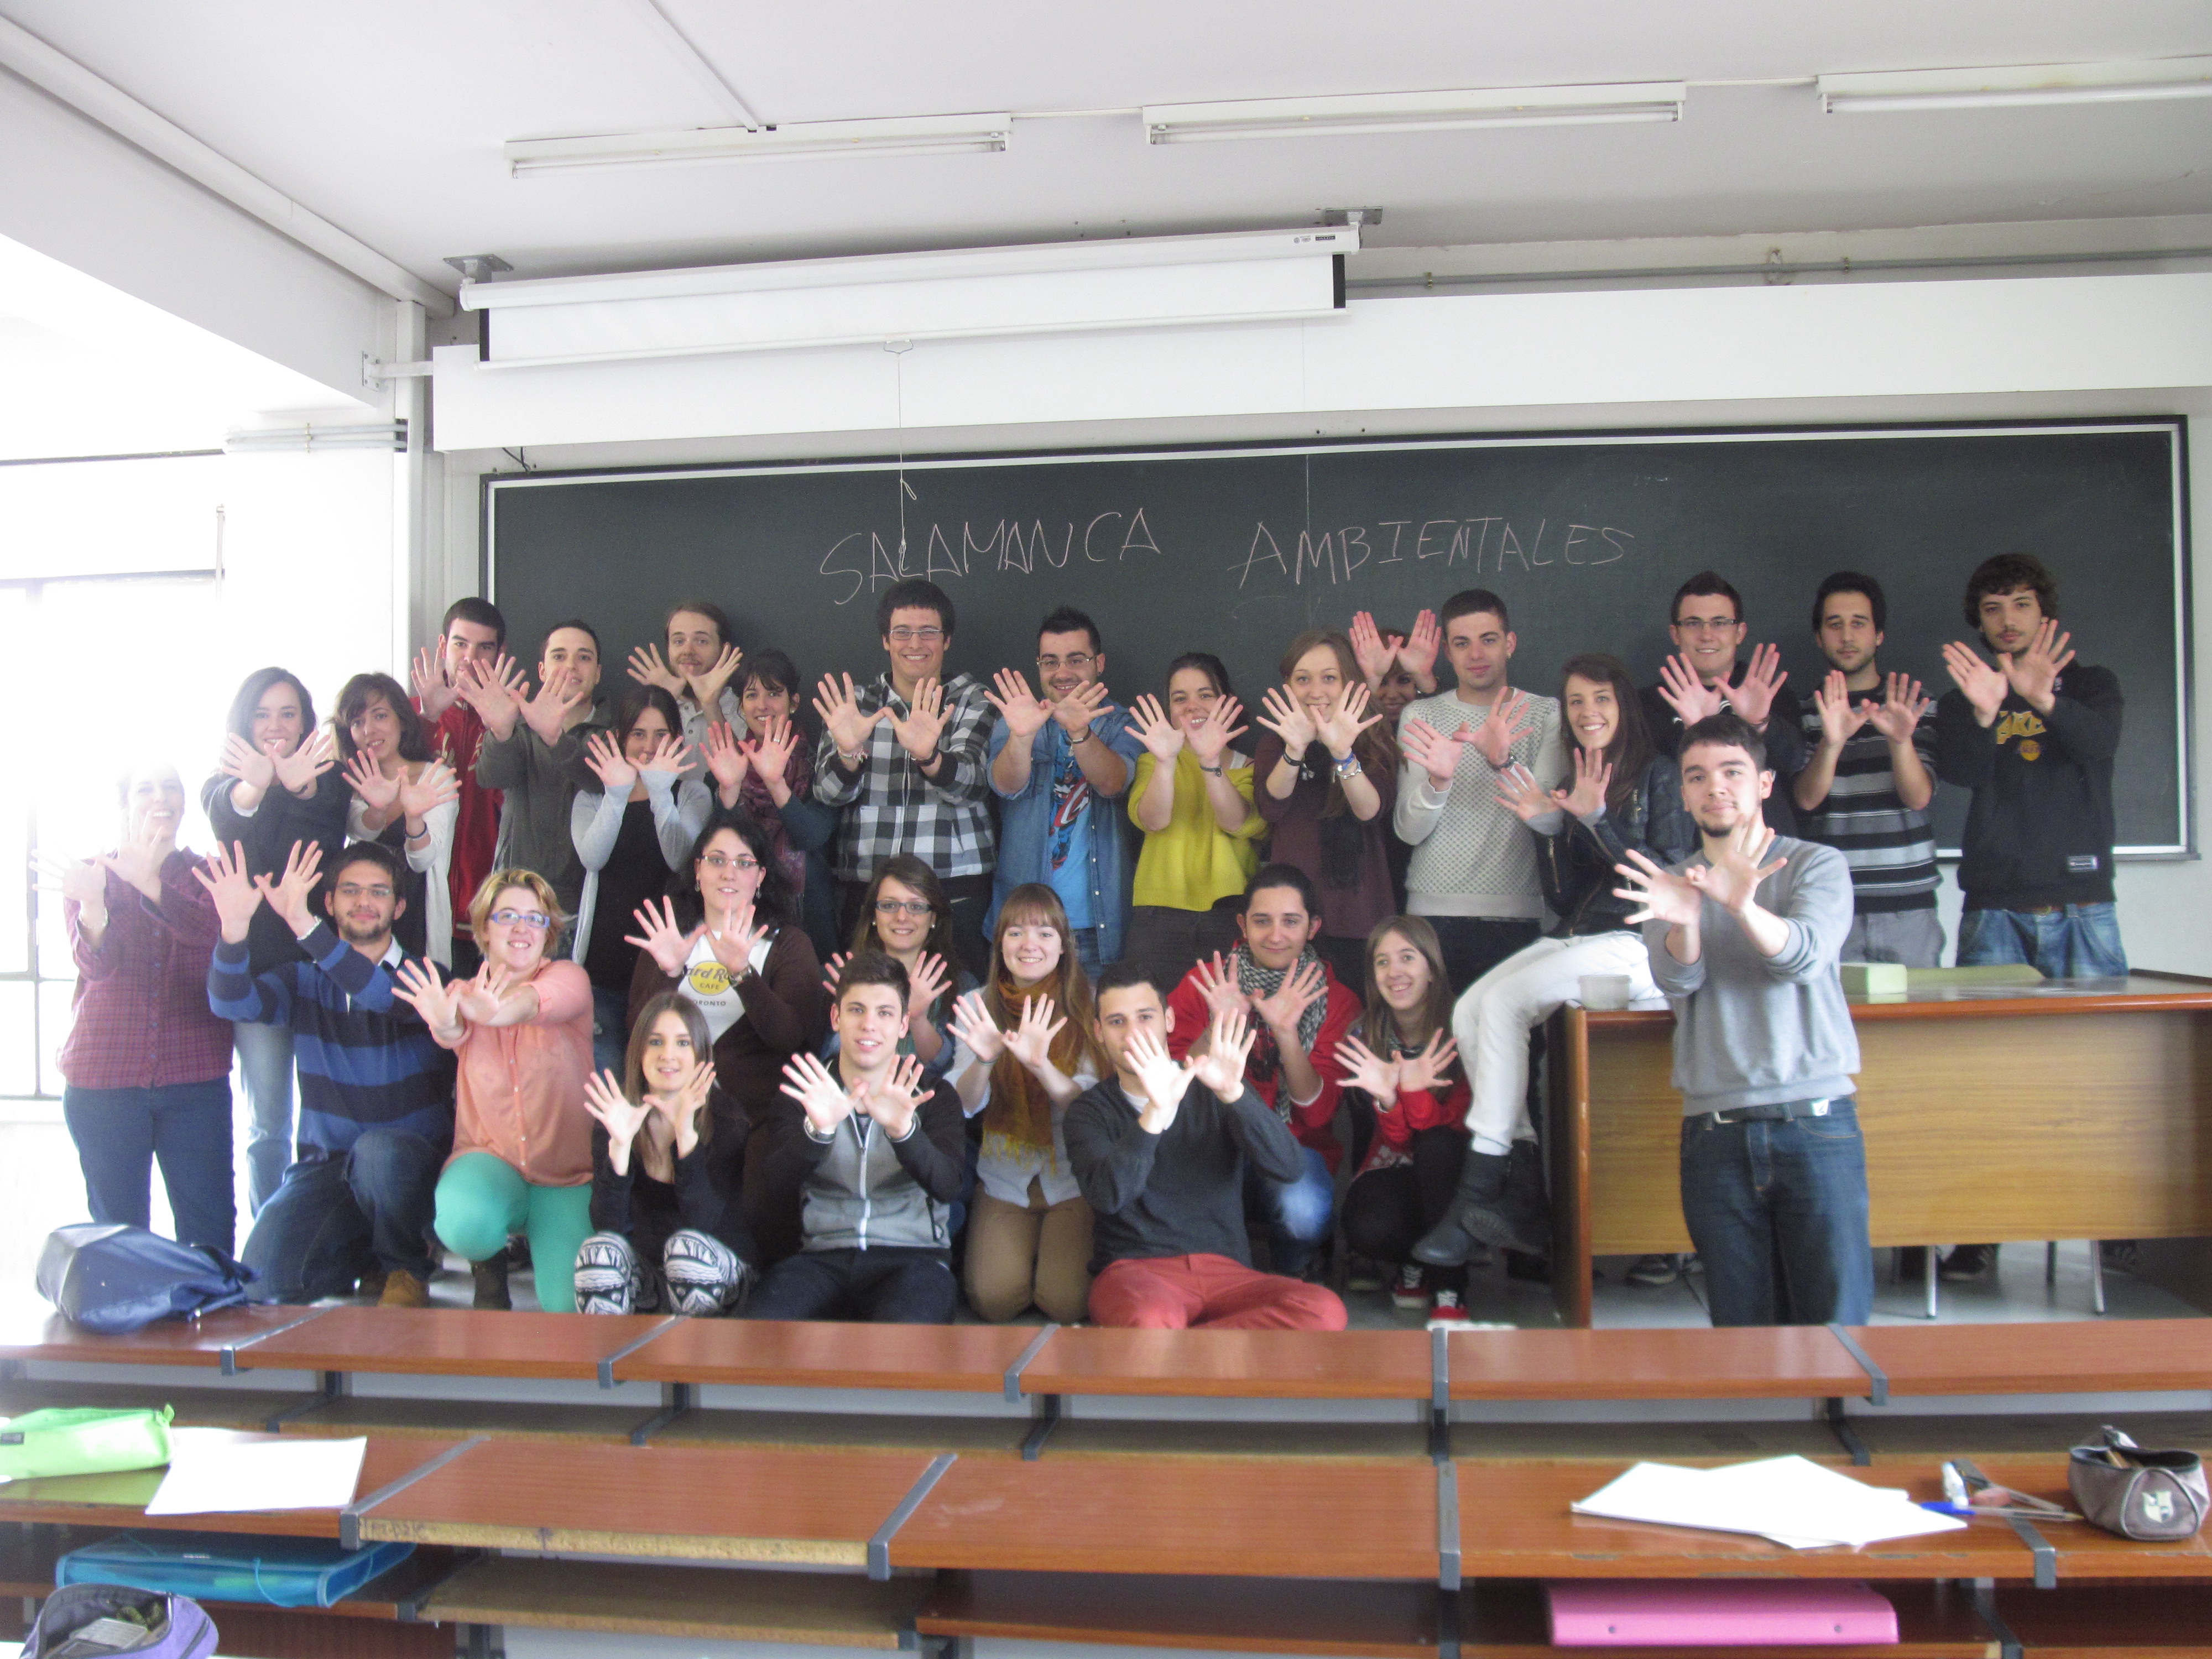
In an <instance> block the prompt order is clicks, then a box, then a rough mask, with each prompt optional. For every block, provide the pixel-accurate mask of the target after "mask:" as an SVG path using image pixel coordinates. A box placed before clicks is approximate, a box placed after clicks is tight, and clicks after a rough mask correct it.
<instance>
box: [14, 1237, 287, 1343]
mask: <svg viewBox="0 0 2212 1659" xmlns="http://www.w3.org/2000/svg"><path fill="white" fill-rule="evenodd" d="M252 1279H253V1270H252V1268H251V1267H246V1266H245V1265H244V1264H242V1263H240V1262H238V1261H233V1260H232V1259H231V1258H230V1257H229V1256H228V1255H224V1254H223V1253H222V1251H221V1250H218V1249H214V1248H213V1247H211V1246H210V1245H206V1244H179V1243H178V1242H177V1241H176V1240H175V1239H173V1238H164V1237H161V1235H160V1234H159V1233H150V1232H148V1231H146V1229H144V1228H143V1227H132V1226H129V1225H125V1224H124V1223H122V1222H100V1221H80V1222H76V1223H74V1224H73V1225H70V1226H67V1227H57V1228H55V1229H54V1231H52V1232H51V1233H49V1234H47V1235H46V1249H43V1250H41V1251H40V1253H39V1294H40V1296H43V1297H46V1300H47V1301H49V1302H51V1303H52V1304H54V1306H55V1307H57V1308H58V1309H60V1310H61V1311H62V1313H63V1315H64V1316H65V1317H67V1318H68V1319H69V1320H70V1322H71V1323H73V1324H77V1325H82V1326H83V1327H84V1328H85V1329H87V1330H88V1331H98V1332H100V1334H102V1335H104V1336H120V1335H123V1334H125V1333H127V1332H131V1331H135V1330H137V1329H139V1328H141V1327H142V1326H146V1325H150V1324H152V1323H153V1322H155V1320H157V1319H168V1318H171V1317H173V1316H178V1315H182V1314H193V1313H206V1312H208V1311H210V1310H213V1309H216V1308H234V1307H236V1306H238V1305H239V1304H240V1303H242V1302H245V1301H246V1300H247V1296H246V1285H249V1284H250V1283H252Z"/></svg>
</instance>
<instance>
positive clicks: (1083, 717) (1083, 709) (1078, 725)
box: [1052, 680, 1114, 743]
mask: <svg viewBox="0 0 2212 1659" xmlns="http://www.w3.org/2000/svg"><path fill="white" fill-rule="evenodd" d="M1113 707H1114V705H1113V704H1112V703H1110V702H1107V701H1106V683H1105V682H1104V681H1103V680H1092V681H1091V683H1090V684H1087V685H1079V686H1077V687H1076V688H1075V690H1073V691H1071V692H1069V693H1068V694H1067V695H1066V696H1064V697H1062V698H1061V699H1060V701H1059V702H1056V703H1054V704H1053V706H1052V717H1053V719H1054V720H1058V721H1059V722H1060V730H1061V731H1063V732H1066V733H1067V738H1068V741H1069V742H1071V743H1073V741H1074V740H1075V739H1076V738H1079V737H1081V736H1082V735H1083V734H1084V733H1085V732H1088V731H1089V730H1090V729H1091V721H1093V720H1097V719H1098V718H1099V717H1100V716H1101V715H1103V714H1106V713H1107V712H1108V711H1109V709H1111V708H1113Z"/></svg>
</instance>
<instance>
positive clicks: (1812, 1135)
mask: <svg viewBox="0 0 2212 1659" xmlns="http://www.w3.org/2000/svg"><path fill="white" fill-rule="evenodd" d="M1682 1217H1683V1219H1685V1220H1686V1221H1687V1222H1688V1223H1689V1224H1690V1241H1691V1243H1693V1244H1695V1245H1696V1246H1697V1247H1698V1258H1699V1261H1701V1262H1702V1263H1703V1264H1704V1266H1705V1297H1706V1302H1707V1305H1708V1307H1709V1309H1710V1310H1711V1314H1712V1319H1713V1323H1714V1324H1716V1325H1826V1324H1829V1323H1838V1324H1844V1325H1863V1324H1865V1323H1866V1322H1867V1321H1868V1320H1869V1318H1870V1317H1871V1316H1872V1315H1873V1311H1874V1257H1873V1254H1872V1251H1871V1249H1870V1247H1869V1245H1868V1243H1867V1179H1866V1143H1865V1142H1864V1141H1863V1140H1862V1139H1860V1138H1859V1116H1858V1103H1857V1101H1856V1100H1854V1099H1851V1098H1850V1097H1845V1098H1843V1099H1840V1100H1837V1101H1833V1102H1832V1103H1830V1104H1829V1107H1828V1113H1827V1115H1826V1117H1801V1118H1794V1119H1790V1120H1789V1121H1773V1122H1759V1123H1723V1124H1715V1123H1713V1122H1712V1121H1711V1119H1710V1118H1706V1117H1692V1118H1685V1119H1684V1120H1683V1121H1682Z"/></svg>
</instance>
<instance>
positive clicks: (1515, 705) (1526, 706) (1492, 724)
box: [1468, 686, 1536, 772]
mask: <svg viewBox="0 0 2212 1659" xmlns="http://www.w3.org/2000/svg"><path fill="white" fill-rule="evenodd" d="M1535 718H1536V705H1535V703H1534V702H1533V701H1532V700H1531V699H1530V697H1529V696H1528V693H1527V692H1526V691H1516V690H1513V689H1512V688H1511V687H1510V686H1500V687H1498V701H1497V702H1493V703H1492V704H1491V705H1490V718H1489V719H1488V720H1485V721H1483V723H1482V724H1481V725H1480V726H1478V727H1476V728H1475V732H1474V736H1473V737H1471V738H1468V746H1469V747H1471V748H1472V749H1473V750H1474V752H1475V753H1476V754H1478V755H1480V756H1481V757H1483V759H1485V760H1486V761H1488V762H1489V763H1490V769H1491V770H1492V771H1493V772H1495V771H1499V770H1502V769H1504V765H1505V763H1506V762H1507V761H1509V760H1510V759H1512V757H1513V740H1514V738H1517V737H1519V736H1520V735H1521V734H1522V732H1526V731H1527V730H1528V724H1529V722H1530V721H1531V720H1534V719H1535Z"/></svg>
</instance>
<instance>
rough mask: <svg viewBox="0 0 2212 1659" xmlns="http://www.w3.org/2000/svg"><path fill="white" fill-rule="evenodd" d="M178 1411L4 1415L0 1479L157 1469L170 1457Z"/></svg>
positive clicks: (63, 1410)
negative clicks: (172, 1421)
mask: <svg viewBox="0 0 2212 1659" xmlns="http://www.w3.org/2000/svg"><path fill="white" fill-rule="evenodd" d="M173 1411H174V1408H173V1407H168V1406H164V1407H161V1409H160V1410H159V1411H150V1410H140V1411H126V1412H107V1411H95V1410H93V1409H91V1408H89V1407H73V1406H58V1407H48V1408H47V1409H46V1410H45V1411H36V1412H25V1413H23V1414H22V1415H21V1417H10V1418H5V1419H0V1480H39V1479H40V1478H41V1477H43V1476H46V1475H53V1474H110V1473H112V1472H113V1471H114V1470H117V1469H157V1468H161V1465H163V1464H164V1463H166V1462H168V1461H169V1419H170V1417H171V1415H172V1414H173Z"/></svg>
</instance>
